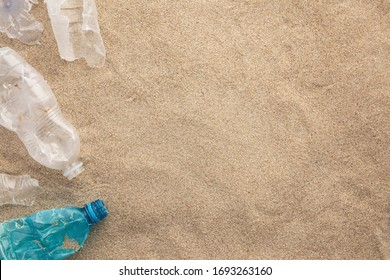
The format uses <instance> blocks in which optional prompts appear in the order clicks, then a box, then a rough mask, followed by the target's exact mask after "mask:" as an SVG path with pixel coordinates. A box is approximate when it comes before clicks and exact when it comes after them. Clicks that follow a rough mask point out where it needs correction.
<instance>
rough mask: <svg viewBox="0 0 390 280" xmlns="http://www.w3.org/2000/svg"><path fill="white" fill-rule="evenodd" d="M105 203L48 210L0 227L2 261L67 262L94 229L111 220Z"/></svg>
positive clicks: (97, 202)
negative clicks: (108, 217)
mask: <svg viewBox="0 0 390 280" xmlns="http://www.w3.org/2000/svg"><path fill="white" fill-rule="evenodd" d="M107 215H108V211H107V208H106V207H105V205H104V203H103V201H102V200H100V199H99V200H96V201H94V202H91V203H88V204H86V205H85V206H84V207H83V208H78V207H66V208H57V209H52V210H44V211H41V212H38V213H35V214H33V215H31V216H27V217H25V218H22V219H16V220H11V221H6V222H3V223H1V224H0V259H1V260H63V259H65V258H68V257H69V256H71V255H72V254H74V253H75V252H77V251H78V250H79V249H80V248H81V247H82V246H83V245H84V243H85V240H86V239H87V237H88V234H89V232H90V229H91V226H92V225H93V224H96V223H99V222H100V221H102V220H103V219H104V218H105V217H107Z"/></svg>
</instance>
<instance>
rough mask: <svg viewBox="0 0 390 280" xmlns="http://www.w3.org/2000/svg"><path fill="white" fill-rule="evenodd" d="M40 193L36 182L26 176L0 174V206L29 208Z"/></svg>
mask: <svg viewBox="0 0 390 280" xmlns="http://www.w3.org/2000/svg"><path fill="white" fill-rule="evenodd" d="M42 191H43V190H42V188H41V187H40V186H39V184H38V181H37V180H35V179H32V178H31V177H30V176H28V175H22V176H11V175H7V174H0V206H1V205H4V204H20V205H26V206H31V205H33V204H34V201H35V197H36V196H38V195H39V194H41V193H42Z"/></svg>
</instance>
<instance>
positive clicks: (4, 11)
mask: <svg viewBox="0 0 390 280" xmlns="http://www.w3.org/2000/svg"><path fill="white" fill-rule="evenodd" d="M37 3H38V0H0V31H1V32H3V33H6V34H7V35H8V37H10V38H16V39H18V40H20V41H22V42H23V43H25V44H29V45H33V44H38V43H39V38H40V37H41V34H42V31H43V25H42V24H41V23H39V22H38V21H37V20H36V19H35V18H34V17H33V16H32V15H31V14H30V10H31V7H32V5H33V4H37Z"/></svg>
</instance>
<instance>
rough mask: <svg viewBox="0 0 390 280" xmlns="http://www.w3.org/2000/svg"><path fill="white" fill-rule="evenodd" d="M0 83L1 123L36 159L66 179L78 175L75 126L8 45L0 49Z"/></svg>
mask: <svg viewBox="0 0 390 280" xmlns="http://www.w3.org/2000/svg"><path fill="white" fill-rule="evenodd" d="M0 85H1V86H0V125H3V126H4V127H6V128H8V129H9V130H12V131H14V132H16V133H17V134H18V136H19V138H20V139H21V140H22V142H23V143H24V145H25V146H26V148H27V150H28V152H29V154H30V155H31V157H32V158H33V159H35V160H36V161H37V162H39V163H41V164H42V165H44V166H46V167H49V168H52V169H57V170H62V171H63V174H64V176H65V177H67V178H68V179H69V180H71V179H73V178H74V177H76V176H77V175H78V174H80V173H81V172H82V171H83V163H82V162H81V161H80V158H79V154H80V139H79V136H78V134H77V131H76V129H75V128H74V127H73V126H72V125H71V124H70V123H69V122H68V121H67V120H66V119H65V118H64V117H63V116H62V113H61V111H60V108H59V107H58V104H57V101H56V98H55V96H54V94H53V92H52V90H51V89H50V87H49V85H48V84H47V83H46V81H45V80H44V78H43V77H42V76H41V75H40V74H39V73H38V72H37V71H36V70H35V69H34V68H32V67H31V66H30V65H29V64H28V63H27V62H26V61H25V60H24V59H23V58H22V57H21V56H20V55H19V54H18V53H16V52H15V51H14V50H12V49H10V48H0Z"/></svg>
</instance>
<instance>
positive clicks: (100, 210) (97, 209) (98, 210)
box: [85, 199, 108, 224]
mask: <svg viewBox="0 0 390 280" xmlns="http://www.w3.org/2000/svg"><path fill="white" fill-rule="evenodd" d="M85 210H86V212H87V214H88V216H89V218H90V219H91V221H92V223H94V224H97V223H98V222H100V221H102V220H103V219H104V218H105V217H107V216H108V211H107V208H106V206H105V205H104V202H103V200H101V199H98V200H96V201H94V202H91V203H88V204H86V205H85Z"/></svg>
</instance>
